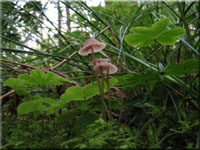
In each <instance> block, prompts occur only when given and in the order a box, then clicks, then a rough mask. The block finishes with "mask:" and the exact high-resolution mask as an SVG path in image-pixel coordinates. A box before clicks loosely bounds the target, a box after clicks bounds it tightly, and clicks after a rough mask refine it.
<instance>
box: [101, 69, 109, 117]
mask: <svg viewBox="0 0 200 150" xmlns="http://www.w3.org/2000/svg"><path fill="white" fill-rule="evenodd" d="M100 68H101V67H100ZM101 80H102V84H101V86H102V87H101V88H102V89H101V93H102V110H103V111H104V112H105V114H106V112H107V114H108V117H109V120H110V115H109V112H108V109H107V107H106V104H105V101H104V75H103V71H102V68H101Z"/></svg>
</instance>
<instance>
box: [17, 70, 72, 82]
mask: <svg viewBox="0 0 200 150" xmlns="http://www.w3.org/2000/svg"><path fill="white" fill-rule="evenodd" d="M18 77H19V78H20V79H22V80H24V81H25V82H26V84H29V85H61V84H62V82H70V81H69V80H67V79H65V78H62V77H58V76H57V75H56V74H55V73H52V72H48V73H44V72H43V71H42V70H38V69H33V70H32V71H31V72H30V75H27V74H21V75H19V76H18Z"/></svg>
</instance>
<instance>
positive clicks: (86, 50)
mask: <svg viewBox="0 0 200 150" xmlns="http://www.w3.org/2000/svg"><path fill="white" fill-rule="evenodd" d="M105 47H106V44H105V43H103V42H99V41H97V40H95V39H87V40H86V41H85V43H84V44H83V47H82V48H81V49H80V50H79V51H78V53H79V54H80V55H82V56H87V55H88V54H90V53H91V50H92V49H93V52H94V53H96V52H99V51H101V50H102V49H104V48H105Z"/></svg>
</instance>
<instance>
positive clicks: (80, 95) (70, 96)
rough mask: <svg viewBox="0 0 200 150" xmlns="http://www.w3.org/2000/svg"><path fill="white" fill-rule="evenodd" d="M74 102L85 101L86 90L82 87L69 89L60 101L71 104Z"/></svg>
mask: <svg viewBox="0 0 200 150" xmlns="http://www.w3.org/2000/svg"><path fill="white" fill-rule="evenodd" d="M72 100H84V90H83V87H80V86H72V87H69V88H68V89H67V90H66V91H65V93H64V94H62V95H61V97H60V101H64V102H66V103H67V102H70V101H72Z"/></svg>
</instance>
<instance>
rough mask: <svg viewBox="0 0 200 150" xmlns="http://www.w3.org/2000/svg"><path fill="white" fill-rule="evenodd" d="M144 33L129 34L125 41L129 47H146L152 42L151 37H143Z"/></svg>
mask: <svg viewBox="0 0 200 150" xmlns="http://www.w3.org/2000/svg"><path fill="white" fill-rule="evenodd" d="M144 35H145V32H144V33H142V32H141V33H140V34H139V33H135V34H129V35H127V36H126V37H125V41H126V42H127V43H128V44H129V45H131V46H135V47H136V46H148V45H150V44H152V43H153V42H154V40H153V39H152V37H151V35H145V36H144Z"/></svg>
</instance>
